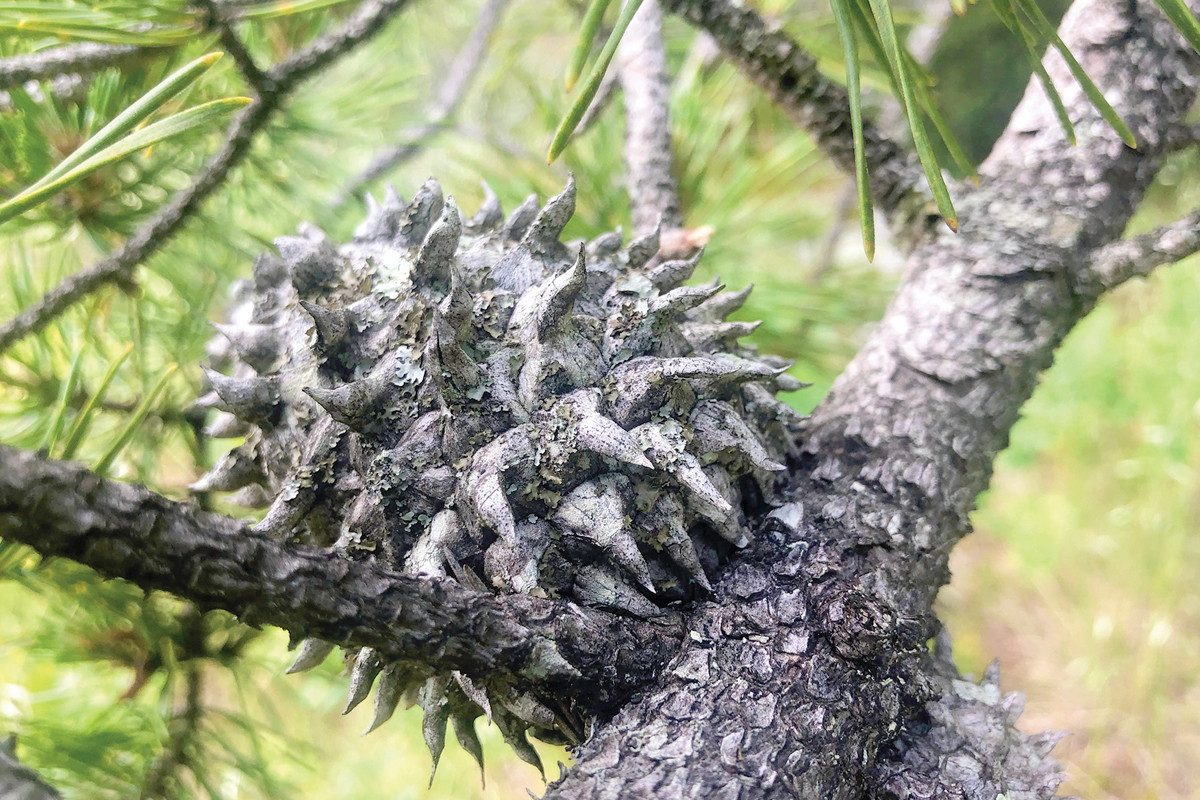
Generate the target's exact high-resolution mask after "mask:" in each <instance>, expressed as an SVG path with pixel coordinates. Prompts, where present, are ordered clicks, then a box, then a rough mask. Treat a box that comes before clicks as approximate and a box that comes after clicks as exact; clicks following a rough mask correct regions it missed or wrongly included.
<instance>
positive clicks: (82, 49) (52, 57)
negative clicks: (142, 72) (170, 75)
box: [0, 42, 161, 91]
mask: <svg viewBox="0 0 1200 800" xmlns="http://www.w3.org/2000/svg"><path fill="white" fill-rule="evenodd" d="M159 50H161V48H153V47H142V46H138V45H131V44H98V43H95V42H81V43H79V44H68V45H63V46H62V47H55V48H52V49H50V50H43V51H41V52H40V53H31V54H29V55H21V56H10V57H8V58H3V59H0V91H3V90H5V89H10V88H12V87H13V86H20V85H21V84H23V83H26V82H28V81H40V80H44V79H46V78H56V77H58V76H59V75H92V74H95V73H97V72H100V71H101V70H105V69H111V68H114V67H125V66H127V65H129V64H131V63H133V62H135V61H138V60H140V59H142V58H145V57H146V56H148V55H152V54H154V53H156V52H158V51H159Z"/></svg>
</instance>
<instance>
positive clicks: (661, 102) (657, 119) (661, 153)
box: [617, 0, 683, 236]
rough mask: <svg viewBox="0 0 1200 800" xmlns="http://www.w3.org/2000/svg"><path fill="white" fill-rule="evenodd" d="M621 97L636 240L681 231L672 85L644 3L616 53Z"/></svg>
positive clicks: (658, 15)
mask: <svg viewBox="0 0 1200 800" xmlns="http://www.w3.org/2000/svg"><path fill="white" fill-rule="evenodd" d="M617 58H618V66H617V69H618V72H617V76H618V80H620V81H621V87H622V89H624V93H625V165H626V167H627V168H628V169H629V175H628V179H627V188H628V190H629V205H630V210H631V211H632V213H633V229H634V235H635V236H641V235H643V234H646V233H649V232H650V231H652V230H654V226H655V225H656V224H658V221H659V218H660V217H661V219H662V226H663V229H665V230H671V229H674V228H682V227H683V212H682V211H681V209H680V205H679V189H678V187H677V186H676V184H675V177H674V176H673V175H672V174H671V120H670V113H669V107H670V100H671V84H670V75H669V74H668V72H667V53H666V50H665V49H664V48H663V41H662V11H661V10H660V9H659V7H658V3H657V2H655V0H645V2H643V3H642V6H641V8H639V9H638V12H637V14H635V15H634V17H633V20H632V21H631V22H630V23H629V28H628V29H627V30H626V31H625V36H624V37H622V39H621V45H620V48H619V49H618V50H617Z"/></svg>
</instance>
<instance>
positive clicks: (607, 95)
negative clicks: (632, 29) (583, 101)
mask: <svg viewBox="0 0 1200 800" xmlns="http://www.w3.org/2000/svg"><path fill="white" fill-rule="evenodd" d="M626 35H628V31H626ZM620 72H621V67H620V64H613V65H612V66H610V67H609V68H608V72H605V73H604V78H603V79H601V81H600V88H599V89H597V90H596V96H595V97H593V98H592V102H591V105H589V106H588V107H587V111H584V112H583V117H581V118H580V120H579V125H577V126H576V127H575V135H576V136H583V134H584V133H586V132H587V131H588V130H589V129H590V128H591V127H592V126H593V125H595V124H596V123H597V122H598V121H599V119H600V117H602V116H604V112H605V111H606V110H607V109H608V107H609V106H610V105H612V101H613V98H615V97H616V96H617V90H618V89H619V88H620V87H621V80H620Z"/></svg>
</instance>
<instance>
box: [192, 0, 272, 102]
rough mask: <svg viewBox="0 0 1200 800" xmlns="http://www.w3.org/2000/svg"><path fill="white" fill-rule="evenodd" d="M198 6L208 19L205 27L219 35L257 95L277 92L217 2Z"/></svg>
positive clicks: (208, 0)
mask: <svg viewBox="0 0 1200 800" xmlns="http://www.w3.org/2000/svg"><path fill="white" fill-rule="evenodd" d="M197 5H199V6H200V8H201V9H202V10H203V11H204V13H205V16H206V17H207V19H206V20H205V25H206V26H207V27H208V29H209V30H211V31H213V32H215V33H216V34H217V40H218V41H220V42H221V46H222V47H224V48H225V52H227V53H229V55H230V57H232V58H233V61H234V63H235V64H237V67H238V71H239V72H241V73H242V77H243V78H245V79H246V83H248V84H250V86H251V87H252V88H253V89H254V91H255V94H257V95H258V96H259V97H262V96H263V95H269V94H271V93H273V92H274V91H276V87H275V85H274V83H273V81H272V80H271V78H270V77H269V76H268V75H267V74H266V73H265V72H263V71H262V70H261V69H260V68H259V66H258V64H257V63H256V62H255V61H254V57H253V56H252V55H250V51H249V50H247V49H246V45H245V44H244V43H243V42H242V40H241V38H239V37H238V35H237V33H235V32H234V30H233V28H232V27H230V24H229V21H228V20H227V19H225V18H224V17H223V16H222V14H221V9H220V7H219V6H218V5H217V2H216V0H197Z"/></svg>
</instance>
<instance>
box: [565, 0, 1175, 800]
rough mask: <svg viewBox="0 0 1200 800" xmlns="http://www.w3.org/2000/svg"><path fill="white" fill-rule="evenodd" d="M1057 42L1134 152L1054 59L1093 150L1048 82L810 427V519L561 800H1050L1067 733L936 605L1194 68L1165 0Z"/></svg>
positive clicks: (791, 526) (1030, 99) (1021, 111)
mask: <svg viewBox="0 0 1200 800" xmlns="http://www.w3.org/2000/svg"><path fill="white" fill-rule="evenodd" d="M675 7H677V8H678V7H680V6H679V4H675ZM688 8H689V9H693V10H695V13H697V14H701V15H703V14H704V13H705V10H706V9H707V8H708V4H701V3H696V4H688ZM688 14H689V16H691V15H692V14H693V11H688ZM706 27H709V29H710V30H712V27H711V26H709V25H706ZM714 35H715V34H714ZM1063 36H1064V38H1065V39H1066V40H1067V42H1068V44H1069V45H1070V46H1071V47H1072V49H1073V51H1074V52H1075V53H1076V54H1077V55H1078V56H1079V58H1080V60H1081V61H1082V63H1083V64H1084V66H1085V68H1086V69H1087V70H1088V72H1089V74H1091V75H1092V76H1093V78H1094V79H1095V80H1096V83H1097V84H1098V85H1099V86H1100V87H1101V88H1102V89H1103V90H1104V91H1105V93H1106V95H1107V96H1108V97H1109V99H1110V100H1111V101H1112V102H1113V104H1114V105H1115V106H1116V108H1117V109H1118V111H1119V112H1120V113H1121V114H1122V116H1123V117H1124V119H1125V120H1126V121H1127V122H1128V123H1129V124H1130V126H1131V127H1132V128H1133V130H1134V131H1135V132H1136V134H1137V136H1138V140H1139V143H1140V144H1141V147H1140V149H1139V150H1137V151H1134V150H1131V149H1129V148H1126V147H1124V146H1123V145H1122V144H1121V142H1120V140H1119V139H1118V138H1117V136H1116V135H1115V134H1114V133H1113V132H1112V131H1111V130H1110V129H1109V128H1108V126H1107V125H1105V124H1104V122H1103V121H1102V120H1101V119H1100V118H1099V116H1098V115H1097V114H1096V113H1095V111H1094V110H1093V109H1092V108H1091V106H1090V104H1089V103H1087V101H1086V99H1085V98H1084V97H1083V96H1082V93H1081V92H1080V91H1079V90H1078V88H1077V87H1076V86H1075V85H1074V84H1072V82H1071V81H1070V79H1069V77H1068V76H1067V73H1066V69H1065V67H1064V65H1063V64H1062V62H1061V61H1059V60H1058V59H1057V58H1051V59H1050V60H1049V66H1050V69H1051V73H1052V74H1053V75H1054V77H1055V79H1056V81H1057V82H1058V85H1059V86H1060V87H1062V89H1063V96H1064V101H1065V102H1066V103H1067V105H1068V108H1069V109H1070V112H1071V117H1072V119H1074V120H1076V121H1077V126H1076V130H1077V133H1078V135H1079V146H1078V147H1074V148H1072V147H1070V146H1068V144H1067V142H1066V141H1065V139H1064V137H1063V134H1062V132H1061V130H1060V128H1059V127H1058V124H1057V123H1056V121H1055V119H1054V115H1053V110H1052V109H1051V107H1050V106H1049V104H1048V103H1047V102H1046V101H1045V99H1044V96H1043V95H1042V92H1041V90H1040V88H1038V87H1036V86H1034V87H1031V88H1030V89H1029V91H1028V92H1027V94H1026V97H1025V100H1024V101H1023V102H1022V104H1021V106H1020V107H1019V108H1018V110H1017V112H1016V113H1015V115H1014V117H1013V119H1012V122H1011V124H1010V125H1009V128H1008V130H1007V132H1006V133H1005V134H1004V136H1003V137H1002V139H1001V140H1000V142H999V143H998V144H997V145H996V148H995V149H994V151H993V153H992V155H991V156H990V157H989V159H988V160H987V162H986V163H985V164H984V166H983V169H982V170H981V173H982V176H983V182H982V185H981V186H980V187H979V188H978V189H977V190H974V191H970V190H965V189H960V190H959V200H958V203H959V208H960V210H961V214H962V216H961V218H962V220H963V226H962V229H961V232H960V234H959V235H958V236H957V237H954V236H952V235H951V234H949V233H944V234H941V235H937V234H931V235H929V236H928V237H927V239H926V241H925V242H924V243H923V245H922V246H921V247H920V248H919V249H918V250H917V251H916V252H914V253H913V255H912V256H911V258H910V260H909V264H908V268H907V274H906V278H905V280H904V282H903V285H902V286H901V288H900V290H899V293H898V295H897V297H896V298H895V300H894V301H893V303H892V304H891V306H890V307H889V309H888V312H887V314H886V316H885V318H884V320H883V322H882V323H881V324H880V326H879V328H878V330H877V331H876V333H875V334H874V335H873V336H872V338H871V339H870V341H869V343H868V344H867V345H866V347H865V348H864V349H863V351H862V352H861V353H860V354H859V355H858V357H856V358H855V360H854V361H853V363H852V364H851V365H850V366H849V368H848V369H847V370H846V372H845V373H844V374H843V375H842V377H841V378H840V379H839V380H838V382H837V383H836V384H835V385H834V388H833V390H832V392H831V393H830V395H829V397H828V398H827V399H826V401H825V402H824V403H823V404H822V405H821V406H820V407H819V408H818V410H817V411H816V412H815V414H814V416H813V419H812V424H811V427H810V429H809V431H808V433H807V434H806V438H805V443H804V452H805V456H804V458H803V459H802V461H801V463H799V464H796V465H794V469H793V474H794V475H795V477H796V480H795V485H794V487H793V498H794V503H793V504H792V505H790V506H785V507H784V508H783V509H780V510H778V511H777V512H775V514H774V515H773V520H772V523H773V524H772V525H770V526H769V528H768V530H766V531H764V532H763V535H761V536H760V537H759V542H758V543H757V545H756V546H755V548H754V549H753V550H752V552H750V553H749V554H747V556H746V557H745V558H743V559H742V560H741V561H740V562H739V563H735V564H734V565H733V566H732V567H731V568H730V569H729V570H728V571H727V572H726V574H725V575H724V576H722V578H721V580H720V582H719V583H718V585H717V587H716V591H717V596H716V602H714V603H710V604H707V605H705V606H703V607H701V608H698V609H697V610H696V611H695V612H694V614H693V615H692V616H691V617H690V619H689V620H688V626H689V629H690V637H689V640H688V645H687V648H686V649H685V651H684V652H683V653H682V654H681V655H680V656H679V657H678V659H677V660H676V661H675V662H674V663H673V665H672V667H671V668H670V669H669V670H668V671H667V673H666V674H664V676H663V677H662V679H661V680H660V681H659V682H658V683H657V684H656V685H655V686H654V687H653V688H652V689H650V690H648V691H646V692H645V693H644V694H643V695H642V696H641V697H640V698H639V699H638V700H637V702H634V703H631V704H630V705H629V706H628V707H626V708H625V709H623V710H622V711H621V712H620V713H619V714H618V715H617V716H616V717H615V719H614V720H613V721H612V722H611V723H610V724H608V725H605V726H603V727H602V728H600V729H599V731H598V732H597V734H596V735H595V736H594V737H593V738H592V739H591V740H590V741H589V742H587V743H586V744H585V745H584V746H583V747H582V748H581V751H580V753H579V760H578V763H577V764H576V766H575V767H574V768H573V769H572V770H571V772H569V773H568V774H567V776H566V777H565V778H564V779H563V780H562V781H561V782H560V783H558V784H557V785H555V786H554V787H552V789H551V791H550V793H549V795H548V796H550V797H556V798H593V797H594V798H601V797H622V798H628V797H647V798H648V797H656V798H675V797H680V798H682V797H714V798H743V799H745V798H767V797H802V798H851V797H862V796H864V795H869V796H879V797H887V796H900V797H970V798H981V800H982V798H988V800H991V798H994V797H996V796H997V794H998V793H999V792H1001V791H1003V792H1006V793H1007V795H1008V797H1045V796H1049V795H1051V794H1052V793H1053V790H1054V787H1055V786H1056V785H1057V783H1058V781H1059V780H1060V778H1059V776H1058V774H1057V771H1056V770H1057V766H1056V765H1055V764H1054V763H1053V762H1051V761H1049V760H1048V759H1045V758H1044V757H1045V756H1046V754H1047V753H1048V751H1049V749H1050V748H1051V747H1052V746H1053V743H1054V741H1055V735H1054V734H1043V735H1041V736H1038V737H1032V738H1027V737H1025V736H1024V735H1023V734H1020V733H1019V732H1017V731H1016V730H1015V729H1013V728H1012V727H1011V724H1012V721H1013V720H1014V719H1015V718H1016V716H1017V715H1018V714H1019V713H1020V705H1021V702H1020V698H1019V696H1009V697H1002V696H1000V694H999V691H998V688H997V686H996V684H995V675H994V673H993V674H989V675H988V676H987V677H986V679H985V681H984V683H983V684H982V685H980V686H975V685H973V684H968V683H965V682H962V681H959V680H957V676H956V675H955V674H954V671H953V669H952V667H950V666H949V664H948V663H947V662H946V660H945V657H944V648H943V649H942V655H941V657H939V656H938V655H934V656H931V655H930V654H929V652H928V651H927V649H926V641H927V640H928V639H929V638H930V637H931V636H934V635H935V634H936V633H937V631H938V626H937V622H936V619H935V616H934V614H933V611H932V604H933V601H934V598H935V597H936V594H937V592H938V589H939V588H940V587H941V586H942V585H943V584H944V583H945V582H946V581H947V580H948V578H949V572H948V568H947V559H948V556H949V552H950V549H951V547H952V546H953V545H954V543H955V542H956V541H957V540H958V539H959V538H961V537H962V536H963V535H964V534H965V533H967V531H968V529H969V522H968V516H967V515H968V513H969V512H970V510H971V508H972V506H973V504H974V502H975V498H976V496H977V495H978V494H979V492H980V491H982V490H983V489H984V488H985V487H986V485H987V483H988V480H989V478H990V476H991V469H992V467H991V465H992V460H993V458H994V456H995V455H996V453H998V452H999V451H1000V449H1002V448H1003V447H1004V446H1005V444H1006V443H1007V441H1008V432H1009V429H1010V428H1011V426H1012V424H1013V423H1014V422H1015V420H1016V418H1017V414H1018V410H1019V408H1020V407H1021V405H1022V403H1023V402H1024V401H1025V400H1026V399H1027V398H1028V397H1029V395H1030V393H1031V392H1032V391H1033V388H1034V385H1035V383H1036V380H1037V376H1038V374H1039V373H1040V372H1041V371H1042V370H1043V369H1045V368H1046V367H1047V366H1049V364H1050V362H1051V359H1052V357H1053V353H1054V350H1055V348H1056V347H1057V346H1058V344H1059V342H1060V341H1061V340H1062V338H1063V337H1064V336H1065V335H1066V333H1067V332H1068V331H1069V330H1070V329H1071V327H1072V326H1073V325H1074V324H1075V323H1076V322H1077V321H1078V320H1079V319H1080V318H1081V317H1082V316H1083V315H1084V314H1085V313H1087V311H1088V310H1090V309H1091V307H1092V306H1093V305H1094V303H1095V301H1096V299H1097V294H1096V292H1095V291H1089V292H1084V291H1082V288H1081V287H1083V286H1084V285H1091V284H1082V283H1080V281H1079V280H1078V277H1079V276H1081V275H1083V274H1084V273H1085V272H1086V270H1087V267H1088V265H1089V263H1090V261H1091V257H1092V255H1093V253H1095V252H1096V251H1097V249H1098V248H1101V247H1102V246H1104V245H1106V244H1108V243H1109V242H1111V241H1112V240H1113V239H1115V238H1116V237H1118V236H1119V235H1120V234H1121V232H1122V231H1123V230H1124V228H1125V225H1126V223H1127V222H1128V220H1129V218H1130V216H1131V215H1132V213H1133V210H1134V209H1135V208H1136V207H1137V204H1138V202H1139V200H1140V198H1141V196H1142V193H1143V192H1144V190H1145V189H1146V187H1147V186H1148V185H1149V183H1150V181H1151V179H1152V178H1153V176H1154V175H1155V173H1156V172H1157V170H1158V168H1159V163H1160V156H1161V153H1162V148H1163V146H1164V143H1165V133H1166V131H1168V130H1170V129H1171V127H1172V126H1173V125H1174V124H1175V123H1177V122H1178V120H1179V119H1180V118H1181V117H1182V116H1183V114H1184V113H1185V112H1186V111H1187V109H1188V108H1189V107H1190V106H1191V104H1192V102H1193V101H1194V99H1195V95H1196V79H1195V74H1196V70H1197V66H1198V65H1197V59H1196V56H1195V54H1194V53H1193V52H1191V51H1190V50H1188V49H1187V48H1186V46H1185V45H1184V43H1183V41H1182V39H1181V38H1180V37H1179V36H1178V35H1177V34H1176V33H1175V32H1174V31H1173V29H1172V28H1171V26H1170V25H1169V24H1167V23H1166V22H1165V20H1163V19H1162V18H1161V16H1160V15H1159V14H1158V12H1157V11H1156V10H1155V9H1154V7H1153V6H1152V5H1151V4H1149V3H1137V4H1131V3H1128V2H1121V0H1095V1H1094V2H1086V3H1081V4H1078V5H1077V6H1076V7H1075V8H1074V9H1073V10H1072V12H1071V13H1070V14H1068V17H1067V19H1066V21H1065V22H1064V29H1063ZM717 38H718V41H720V40H721V38H722V37H720V36H717Z"/></svg>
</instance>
